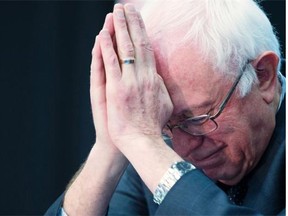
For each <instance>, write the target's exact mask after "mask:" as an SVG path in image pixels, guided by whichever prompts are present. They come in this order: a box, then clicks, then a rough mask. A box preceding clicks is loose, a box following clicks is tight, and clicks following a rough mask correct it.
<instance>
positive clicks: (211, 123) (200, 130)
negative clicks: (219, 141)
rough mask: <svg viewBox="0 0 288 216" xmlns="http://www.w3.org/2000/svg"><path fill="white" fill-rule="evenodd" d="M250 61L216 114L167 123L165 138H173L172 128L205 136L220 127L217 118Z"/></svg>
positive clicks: (164, 132) (164, 130)
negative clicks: (171, 123)
mask: <svg viewBox="0 0 288 216" xmlns="http://www.w3.org/2000/svg"><path fill="white" fill-rule="evenodd" d="M249 63H250V61H248V62H247V63H246V64H245V65H244V66H243V68H242V69H241V71H240V74H239V75H238V77H237V79H236V80H235V82H234V83H233V85H232V87H231V89H230V90H229V92H228V93H227V95H226V97H225V98H224V100H223V102H222V103H221V104H220V106H219V110H218V111H217V112H216V113H215V114H214V115H210V114H204V115H200V116H194V117H190V118H187V119H185V120H184V121H182V122H180V123H177V124H176V125H173V126H172V125H169V124H167V125H166V126H165V127H164V129H163V135H164V138H166V139H167V138H168V139H172V138H173V133H172V130H173V129H175V128H179V129H180V130H182V131H184V132H186V133H188V134H190V135H193V136H203V135H206V134H208V133H211V132H213V131H215V130H216V129H217V128H218V124H217V122H216V121H215V119H216V118H217V117H218V116H219V115H220V114H221V113H222V111H223V110H224V108H225V106H226V104H227V103H228V101H229V99H230V98H231V96H232V94H233V92H234V91H235V89H236V86H237V84H238V83H239V81H240V79H241V77H242V75H243V73H244V71H245V70H246V67H247V65H248V64H249Z"/></svg>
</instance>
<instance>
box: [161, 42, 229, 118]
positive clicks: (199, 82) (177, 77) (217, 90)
mask: <svg viewBox="0 0 288 216" xmlns="http://www.w3.org/2000/svg"><path fill="white" fill-rule="evenodd" d="M195 50H196V49H192V47H184V48H182V49H176V50H175V51H173V52H171V53H170V55H167V56H166V59H165V60H164V62H162V63H163V64H166V67H162V68H160V70H159V73H160V75H161V76H162V77H163V79H164V81H165V85H166V87H167V89H168V91H169V94H170V96H171V99H172V101H173V104H174V114H179V113H181V112H183V111H185V110H190V111H191V110H193V111H194V110H197V109H199V111H200V110H205V109H209V108H212V107H213V106H214V105H216V104H217V103H219V99H220V100H221V98H222V96H223V95H224V94H225V89H226V87H225V85H224V83H225V82H224V76H223V75H221V74H220V73H217V72H216V71H214V70H213V67H212V66H211V64H209V63H207V62H205V61H203V60H202V58H201V56H200V54H199V53H197V51H195ZM162 60H163V59H162Z"/></svg>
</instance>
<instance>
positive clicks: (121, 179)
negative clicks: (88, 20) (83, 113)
mask: <svg viewBox="0 0 288 216" xmlns="http://www.w3.org/2000/svg"><path fill="white" fill-rule="evenodd" d="M142 15H143V20H144V21H145V24H146V28H145V26H144V21H143V20H142V18H141V15H140V13H139V12H138V11H137V10H136V9H135V8H134V7H133V6H132V5H131V4H126V5H125V6H123V5H121V4H116V5H115V7H114V11H113V13H112V14H108V15H107V17H106V20H105V24H104V27H103V30H102V31H101V32H100V34H99V35H98V36H97V38H96V42H95V46H94V48H93V51H92V54H93V57H92V64H91V102H92V109H93V117H94V123H95V128H96V132H97V138H96V143H95V145H94V146H93V148H92V150H91V152H90V154H89V157H88V159H87V161H86V163H85V165H84V166H83V167H82V169H81V170H80V171H79V172H78V174H77V175H76V176H75V178H74V179H73V181H72V182H71V184H70V185H69V187H68V189H67V191H66V193H65V194H64V195H63V196H61V197H60V198H59V199H58V200H57V201H56V202H55V203H54V205H53V206H52V207H51V208H50V209H49V210H48V212H47V214H59V215H61V214H62V215H65V214H67V215H101V214H108V215H114V214H115V215H118V214H119V215H121V214H125V215H153V214H156V215H231V214H237V215H250V214H251V215H252V214H253V215H254V214H258V215H259V214H265V215H267V214H268V215H275V214H284V213H285V211H284V210H283V209H284V208H285V190H284V188H285V146H284V145H285V122H284V121H285V118H284V116H285V107H284V106H285V102H284V95H285V78H283V77H282V75H281V74H280V72H279V68H280V60H279V59H280V58H281V56H280V51H279V44H278V41H277V39H276V37H275V35H274V33H273V29H272V26H271V24H270V22H269V21H268V19H267V17H266V16H265V14H264V12H263V11H262V10H261V9H260V8H259V6H258V5H257V4H256V3H255V2H253V1H252V0H233V1H231V0H183V1H181V3H179V1H176V0H171V1H164V0H157V1H151V2H149V1H147V2H145V4H144V6H143V8H142ZM146 29H147V32H146ZM128 164H130V165H128ZM127 165H128V167H127ZM123 173H124V174H123ZM122 174H123V175H122ZM115 188H116V189H115Z"/></svg>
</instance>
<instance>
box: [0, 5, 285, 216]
mask: <svg viewBox="0 0 288 216" xmlns="http://www.w3.org/2000/svg"><path fill="white" fill-rule="evenodd" d="M179 2H180V1H179ZM113 3H114V2H113V1H108V0H106V1H81V2H80V1H51V2H48V1H38V2H36V1H29V2H27V1H19V2H16V1H11V2H8V1H7V2H3V1H1V2H0V96H1V97H0V103H1V105H0V107H1V108H0V122H1V128H0V143H1V150H0V164H1V170H0V171H1V177H0V187H1V188H0V194H1V195H0V215H41V214H43V213H44V212H45V211H46V209H47V208H48V207H49V206H50V205H51V203H52V202H53V201H54V200H55V199H56V198H57V196H59V195H60V194H61V193H62V192H63V191H64V190H65V186H66V185H67V183H68V182H69V180H70V179H71V177H72V176H73V174H74V173H75V172H76V170H77V169H78V168H79V166H80V164H81V163H82V162H84V161H85V158H86V157H87V155H88V152H89V150H90V148H91V147H92V145H93V143H94V140H95V133H94V127H93V123H92V117H91V109H90V102H89V73H90V69H89V68H90V56H91V55H90V53H91V49H92V46H93V43H94V38H95V36H96V35H97V34H98V32H99V30H100V29H101V27H102V23H103V21H104V18H105V14H106V13H108V12H110V11H111V10H112V7H113ZM261 4H262V5H263V6H264V8H265V11H267V12H268V14H269V18H270V19H271V21H272V23H273V24H274V26H275V28H276V29H277V31H278V33H279V37H280V39H281V43H282V46H283V50H284V45H285V42H284V41H285V29H284V27H285V2H284V0H275V1H272V0H270V1H263V2H262V3H261ZM284 53H285V50H284ZM283 71H284V70H283Z"/></svg>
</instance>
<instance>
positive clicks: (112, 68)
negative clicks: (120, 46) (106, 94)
mask: <svg viewBox="0 0 288 216" xmlns="http://www.w3.org/2000/svg"><path fill="white" fill-rule="evenodd" d="M99 37H100V49H101V54H102V58H103V63H104V68H105V75H106V85H108V84H109V85H110V84H111V85H112V86H113V85H115V84H116V82H117V81H119V80H120V79H121V69H120V66H119V61H118V57H117V54H116V52H115V50H114V47H113V42H112V38H111V35H110V34H109V31H108V30H107V29H102V30H101V32H100V34H99Z"/></svg>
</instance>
